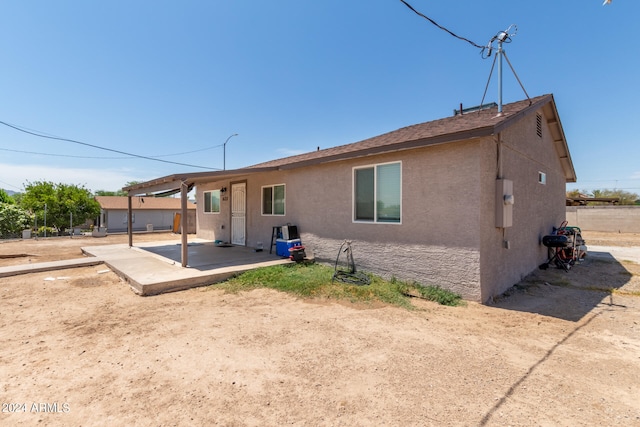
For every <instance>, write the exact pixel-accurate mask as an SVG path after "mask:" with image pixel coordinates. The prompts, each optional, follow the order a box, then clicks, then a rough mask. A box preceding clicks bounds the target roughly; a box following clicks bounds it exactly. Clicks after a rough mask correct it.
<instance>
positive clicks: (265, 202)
mask: <svg viewBox="0 0 640 427" xmlns="http://www.w3.org/2000/svg"><path fill="white" fill-rule="evenodd" d="M284 206H285V191H284V184H280V185H269V186H266V187H262V215H284Z"/></svg>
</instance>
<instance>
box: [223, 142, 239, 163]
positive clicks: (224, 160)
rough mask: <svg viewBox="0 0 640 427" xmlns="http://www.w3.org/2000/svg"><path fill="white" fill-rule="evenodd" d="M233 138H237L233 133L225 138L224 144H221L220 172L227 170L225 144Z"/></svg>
mask: <svg viewBox="0 0 640 427" xmlns="http://www.w3.org/2000/svg"><path fill="white" fill-rule="evenodd" d="M234 136H238V134H237V133H234V134H233V135H231V136H230V137H229V138H227V140H226V141H225V142H224V144H222V145H223V146H224V147H223V150H222V170H225V171H226V170H227V142H229V140H230V139H231V138H232V137H234Z"/></svg>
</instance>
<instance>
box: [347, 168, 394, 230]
mask: <svg viewBox="0 0 640 427" xmlns="http://www.w3.org/2000/svg"><path fill="white" fill-rule="evenodd" d="M401 182H402V168H401V163H400V162H397V163H383V164H379V165H373V166H365V167H359V168H354V169H353V188H354V194H353V219H354V221H362V222H379V223H400V220H401V202H400V200H401Z"/></svg>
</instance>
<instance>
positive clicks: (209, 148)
mask: <svg viewBox="0 0 640 427" xmlns="http://www.w3.org/2000/svg"><path fill="white" fill-rule="evenodd" d="M222 145H223V144H219V145H214V146H213V147H208V148H201V149H199V150H193V151H185V152H183V153H173V154H161V155H157V156H149V157H152V158H154V159H157V158H159V157H173V156H181V155H183V154H191V153H198V152H200V151H206V150H212V149H214V148H218V147H222ZM0 151H9V152H12V153H23V154H35V155H39V156H51V157H68V158H72V159H101V160H126V159H133V158H135V157H132V156H127V157H104V156H77V155H73V154H58V153H40V152H38V151H24V150H12V149H10V148H0ZM212 169H215V168H212Z"/></svg>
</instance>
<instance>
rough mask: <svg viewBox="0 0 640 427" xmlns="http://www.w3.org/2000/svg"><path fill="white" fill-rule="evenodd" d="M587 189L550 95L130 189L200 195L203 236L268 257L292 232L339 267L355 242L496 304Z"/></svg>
mask: <svg viewBox="0 0 640 427" xmlns="http://www.w3.org/2000/svg"><path fill="white" fill-rule="evenodd" d="M575 180H576V175H575V171H574V168H573V164H572V161H571V157H570V154H569V150H568V147H567V142H566V140H565V136H564V132H563V129H562V125H561V123H560V118H559V116H558V112H557V110H556V105H555V101H554V99H553V96H552V95H544V96H540V97H537V98H534V99H531V100H525V101H519V102H516V103H512V104H508V105H505V106H504V107H503V113H502V114H501V115H499V114H498V113H497V109H496V108H490V109H484V110H480V111H476V112H472V113H467V114H457V115H455V116H453V117H449V118H445V119H441V120H436V121H432V122H427V123H422V124H417V125H414V126H409V127H405V128H402V129H398V130H396V131H393V132H390V133H387V134H384V135H380V136H376V137H373V138H370V139H366V140H364V141H361V142H357V143H354V144H348V145H343V146H339V147H333V148H328V149H324V150H318V151H313V152H310V153H306V154H301V155H298V156H293V157H287V158H283V159H278V160H273V161H269V162H266V163H262V164H259V165H255V166H252V167H247V168H244V169H237V170H227V171H216V172H202V173H191V174H177V175H171V176H168V177H163V178H159V179H157V180H153V181H149V182H145V183H140V184H136V185H133V186H130V187H127V188H125V191H128V193H129V195H131V196H133V195H137V194H140V193H145V192H157V191H167V190H171V189H173V190H175V189H178V188H180V187H182V188H185V189H186V188H188V187H189V186H192V185H196V186H197V192H196V199H197V200H198V201H203V202H201V203H198V208H197V212H198V228H197V235H198V237H202V238H205V239H211V240H215V239H217V240H223V241H231V242H232V243H234V244H237V245H247V246H256V245H258V242H261V243H262V244H263V245H264V247H265V248H267V247H268V246H269V242H270V240H271V233H272V227H273V226H278V225H284V224H287V223H289V224H293V225H296V226H297V227H298V231H299V232H300V235H301V238H302V243H303V245H304V246H305V247H306V252H307V254H308V255H310V254H311V253H313V254H314V255H315V257H316V259H319V260H321V261H327V262H333V261H334V260H335V259H336V256H337V254H338V250H339V248H340V245H341V243H342V242H343V240H344V239H347V240H352V241H353V249H354V257H355V261H356V265H357V267H358V268H359V269H361V270H365V271H371V272H374V273H377V274H381V275H383V276H386V277H392V276H395V277H397V278H399V279H405V280H415V281H417V282H419V283H421V284H425V285H427V284H432V285H439V286H442V287H444V288H447V289H450V290H452V291H455V292H457V293H460V294H461V295H463V297H464V298H466V299H469V300H475V301H481V302H485V301H487V300H489V299H490V298H491V297H493V296H495V295H499V294H501V293H502V292H504V291H505V290H506V289H508V288H509V287H511V286H512V285H514V284H516V283H518V282H519V281H520V280H521V279H522V278H523V277H524V276H525V275H527V274H528V273H530V272H531V271H532V270H534V269H535V268H537V266H538V265H539V264H541V263H542V262H544V261H545V260H546V258H547V248H546V247H544V246H543V245H542V244H541V240H542V237H543V236H545V235H547V234H550V233H551V231H552V229H553V227H554V226H558V225H560V223H561V222H562V221H563V220H564V218H565V183H566V182H575ZM183 195H186V191H183ZM183 197H185V196H183ZM183 256H184V254H183Z"/></svg>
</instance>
